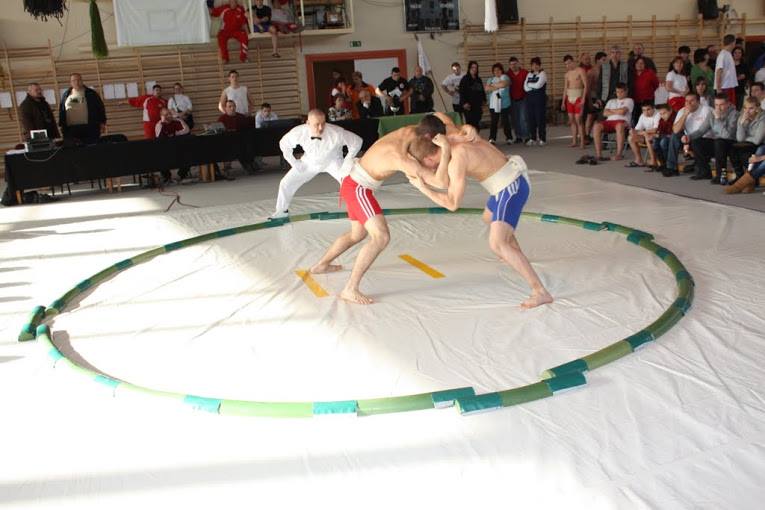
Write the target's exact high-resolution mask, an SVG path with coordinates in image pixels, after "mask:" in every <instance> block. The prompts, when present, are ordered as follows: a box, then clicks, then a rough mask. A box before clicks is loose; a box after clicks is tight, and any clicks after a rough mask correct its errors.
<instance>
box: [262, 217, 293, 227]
mask: <svg viewBox="0 0 765 510" xmlns="http://www.w3.org/2000/svg"><path fill="white" fill-rule="evenodd" d="M289 222H290V218H289V216H287V217H286V218H273V219H270V220H268V221H266V222H265V226H266V227H278V226H279V225H284V224H285V223H289Z"/></svg>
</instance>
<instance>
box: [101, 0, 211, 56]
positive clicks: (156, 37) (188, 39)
mask: <svg viewBox="0 0 765 510" xmlns="http://www.w3.org/2000/svg"><path fill="white" fill-rule="evenodd" d="M114 19H115V23H116V25H117V44H118V45H119V46H152V45H162V44H198V43H209V42H210V15H209V13H208V11H207V2H206V1H205V0H114Z"/></svg>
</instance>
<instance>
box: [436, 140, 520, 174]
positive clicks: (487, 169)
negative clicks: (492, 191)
mask: <svg viewBox="0 0 765 510" xmlns="http://www.w3.org/2000/svg"><path fill="white" fill-rule="evenodd" d="M451 157H452V159H451V160H452V162H453V163H455V164H458V165H459V166H460V168H461V169H462V171H464V172H465V176H466V177H468V178H471V179H475V180H476V181H478V182H481V181H483V180H485V179H487V178H488V177H490V176H492V175H494V174H495V173H496V172H497V171H498V170H499V169H501V168H502V167H503V166H505V164H506V163H507V156H505V155H504V154H503V153H502V151H500V150H499V149H497V148H496V147H495V146H494V145H492V144H490V143H489V142H487V141H486V140H483V139H478V140H475V141H473V142H462V143H454V144H451ZM450 166H451V165H450Z"/></svg>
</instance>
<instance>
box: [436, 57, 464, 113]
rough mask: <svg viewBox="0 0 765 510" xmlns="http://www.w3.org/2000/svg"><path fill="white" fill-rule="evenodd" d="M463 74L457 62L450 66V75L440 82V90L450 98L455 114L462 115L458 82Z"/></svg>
mask: <svg viewBox="0 0 765 510" xmlns="http://www.w3.org/2000/svg"><path fill="white" fill-rule="evenodd" d="M463 76H465V73H463V72H462V68H461V67H460V63H459V62H454V63H453V64H452V74H450V75H449V76H447V77H446V78H444V81H443V82H441V88H442V89H444V92H446V93H447V94H449V95H450V96H452V108H453V109H454V111H455V112H458V113H460V114H461V113H462V104H461V103H460V92H459V90H460V81H462V77H463Z"/></svg>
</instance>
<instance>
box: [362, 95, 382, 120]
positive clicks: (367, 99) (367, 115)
mask: <svg viewBox="0 0 765 510" xmlns="http://www.w3.org/2000/svg"><path fill="white" fill-rule="evenodd" d="M356 110H357V111H358V112H359V118H360V119H371V118H372V117H382V116H383V115H385V112H383V106H382V101H380V98H379V97H374V96H373V95H372V94H370V93H369V91H368V90H367V89H362V90H361V92H359V100H358V101H356Z"/></svg>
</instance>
